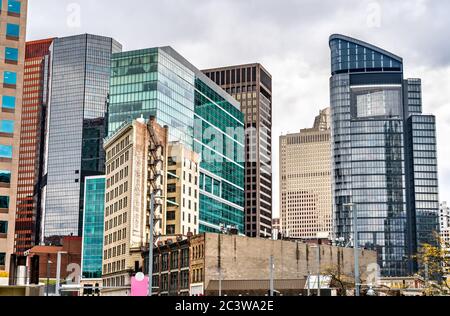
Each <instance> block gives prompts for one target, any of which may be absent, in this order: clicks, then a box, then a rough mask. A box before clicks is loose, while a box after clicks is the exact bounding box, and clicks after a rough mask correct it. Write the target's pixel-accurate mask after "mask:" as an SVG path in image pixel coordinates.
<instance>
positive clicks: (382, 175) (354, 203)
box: [330, 35, 439, 276]
mask: <svg viewBox="0 0 450 316" xmlns="http://www.w3.org/2000/svg"><path fill="white" fill-rule="evenodd" d="M330 48H331V79H330V90H331V121H332V124H331V126H332V132H331V134H332V157H333V167H332V168H333V207H334V219H335V221H334V230H335V236H334V237H335V238H337V239H340V240H343V241H345V242H346V243H350V244H351V243H353V244H354V243H355V241H354V240H353V237H352V236H353V235H354V232H355V231H354V229H355V228H356V230H357V239H358V240H357V241H356V242H357V243H358V246H360V247H366V248H369V249H375V250H377V252H378V263H379V265H380V266H381V273H382V275H383V276H402V275H411V274H413V273H415V272H416V271H417V270H418V267H417V263H416V262H415V260H414V259H413V258H414V255H415V254H416V253H417V251H418V248H419V247H420V245H421V244H423V243H433V242H434V239H435V238H434V237H433V234H434V232H437V231H438V229H439V222H438V221H439V202H438V201H439V199H438V177H437V155H436V126H435V124H436V122H435V117H434V116H432V115H423V114H422V93H421V81H420V79H404V78H403V60H402V58H401V57H398V56H396V55H394V54H392V53H390V52H387V51H385V50H383V49H381V48H379V47H376V46H374V45H371V44H368V43H365V42H362V41H360V40H357V39H353V38H350V37H347V36H343V35H332V36H331V37H330ZM353 218H355V219H356V221H357V222H356V223H355V221H354V219H353Z"/></svg>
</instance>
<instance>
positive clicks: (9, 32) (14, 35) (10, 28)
mask: <svg viewBox="0 0 450 316" xmlns="http://www.w3.org/2000/svg"><path fill="white" fill-rule="evenodd" d="M19 34H20V26H19V25H18V24H11V23H8V24H6V38H8V39H17V40H18V39H19Z"/></svg>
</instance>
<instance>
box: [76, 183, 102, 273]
mask: <svg viewBox="0 0 450 316" xmlns="http://www.w3.org/2000/svg"><path fill="white" fill-rule="evenodd" d="M104 215H105V177H104V176H99V177H86V180H85V196H84V219H83V251H82V259H81V270H82V277H83V279H100V278H101V277H102V255H103V228H104V217H105V216H104Z"/></svg>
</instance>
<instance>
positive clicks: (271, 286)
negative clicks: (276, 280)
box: [269, 256, 274, 296]
mask: <svg viewBox="0 0 450 316" xmlns="http://www.w3.org/2000/svg"><path fill="white" fill-rule="evenodd" d="M273 268H274V263H273V256H270V258H269V273H270V282H269V283H270V284H269V285H270V296H273V293H274V286H273Z"/></svg>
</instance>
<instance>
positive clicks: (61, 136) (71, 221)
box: [41, 34, 121, 244]
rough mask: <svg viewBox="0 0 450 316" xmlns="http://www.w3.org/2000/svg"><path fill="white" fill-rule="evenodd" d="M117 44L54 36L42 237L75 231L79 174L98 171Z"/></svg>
mask: <svg viewBox="0 0 450 316" xmlns="http://www.w3.org/2000/svg"><path fill="white" fill-rule="evenodd" d="M119 51H121V45H120V44H119V43H117V42H116V41H115V40H113V39H111V38H107V37H102V36H96V35H90V34H83V35H77V36H70V37H64V38H58V39H55V40H54V42H53V45H52V47H51V52H50V53H51V56H52V65H51V73H50V94H49V104H48V114H47V115H48V120H47V134H46V147H45V149H44V153H45V162H44V170H43V171H44V176H43V178H44V180H43V182H44V186H43V189H42V190H43V192H42V209H43V218H42V219H43V220H42V224H43V227H42V231H43V233H42V236H41V238H42V239H43V240H44V242H46V243H49V244H53V243H58V240H59V237H60V236H68V235H73V236H81V230H82V218H83V204H84V203H83V192H84V179H85V177H87V176H96V175H101V174H104V171H105V170H104V161H105V154H104V150H103V138H104V137H105V136H106V123H105V118H106V117H105V116H106V102H107V95H108V92H109V83H110V75H111V56H112V54H113V53H115V52H119Z"/></svg>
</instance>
